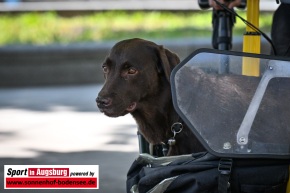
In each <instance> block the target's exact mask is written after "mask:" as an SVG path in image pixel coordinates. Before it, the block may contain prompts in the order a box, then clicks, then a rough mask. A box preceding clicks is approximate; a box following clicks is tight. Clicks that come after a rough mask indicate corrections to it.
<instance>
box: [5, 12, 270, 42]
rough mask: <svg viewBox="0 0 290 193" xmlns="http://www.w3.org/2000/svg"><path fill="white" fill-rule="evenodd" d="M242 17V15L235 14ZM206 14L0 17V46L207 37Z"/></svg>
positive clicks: (265, 19)
mask: <svg viewBox="0 0 290 193" xmlns="http://www.w3.org/2000/svg"><path fill="white" fill-rule="evenodd" d="M239 14H241V16H242V17H244V18H245V17H246V16H245V12H239ZM211 15H212V13H211V12H210V11H195V12H159V11H152V12H142V11H137V12H125V11H109V12H98V13H93V14H86V15H80V16H74V17H62V16H60V15H58V14H56V13H54V12H45V13H23V14H2V15H0V26H1V28H2V30H1V33H0V45H9V44H37V45H45V44H52V43H59V44H67V43H75V42H92V41H106V40H119V39H125V38H132V37H140V38H146V39H156V38H159V39H171V38H188V37H194V38H196V37H210V36H211V31H212V27H211ZM271 23H272V13H261V17H260V28H261V29H262V30H264V31H265V32H266V33H269V31H270V27H271ZM244 30H245V24H244V23H243V22H241V21H240V20H239V19H237V23H236V25H235V28H234V35H238V36H242V34H243V33H244Z"/></svg>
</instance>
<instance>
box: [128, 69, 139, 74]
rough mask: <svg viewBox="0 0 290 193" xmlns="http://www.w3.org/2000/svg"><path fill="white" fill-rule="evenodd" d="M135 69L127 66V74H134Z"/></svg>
mask: <svg viewBox="0 0 290 193" xmlns="http://www.w3.org/2000/svg"><path fill="white" fill-rule="evenodd" d="M136 73H137V70H136V69H135V68H129V69H128V74H136Z"/></svg>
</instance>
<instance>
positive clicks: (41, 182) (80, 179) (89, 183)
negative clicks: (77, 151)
mask: <svg viewBox="0 0 290 193" xmlns="http://www.w3.org/2000/svg"><path fill="white" fill-rule="evenodd" d="M4 189H99V166H98V165H5V166H4Z"/></svg>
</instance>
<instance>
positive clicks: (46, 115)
mask: <svg viewBox="0 0 290 193" xmlns="http://www.w3.org/2000/svg"><path fill="white" fill-rule="evenodd" d="M99 89H100V85H84V86H67V87H44V88H18V89H0V192H9V193H18V192H21V193H22V192H24V193H25V192H27V193H28V192H29V193H33V192H37V193H38V192H39V193H42V192H43V193H44V192H45V193H48V192H52V191H51V190H4V191H2V190H3V169H4V168H3V165H5V164H6V165H13V164H19V165H21V164H25V165H28V164H42V165H46V164H58V165H62V164H80V165H82V164H92V165H100V189H99V190H98V191H96V190H53V192H56V193H58V192H59V193H60V192H78V193H82V192H87V193H89V192H100V193H106V192H108V193H112V192H118V193H121V192H125V180H126V173H127V171H128V168H129V167H130V164H131V163H132V161H133V160H134V159H135V158H136V157H137V156H138V141H137V136H136V131H137V130H136V124H135V122H134V120H133V119H132V118H131V116H130V115H128V116H125V117H120V118H108V117H105V116H104V115H103V114H101V113H99V112H98V110H97V107H96V104H95V97H96V95H97V93H98V91H99Z"/></svg>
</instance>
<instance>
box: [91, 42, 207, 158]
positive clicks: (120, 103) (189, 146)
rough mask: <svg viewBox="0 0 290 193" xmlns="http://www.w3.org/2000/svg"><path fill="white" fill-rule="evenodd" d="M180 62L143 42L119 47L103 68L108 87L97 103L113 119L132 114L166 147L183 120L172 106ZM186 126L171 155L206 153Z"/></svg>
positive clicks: (150, 139)
mask: <svg viewBox="0 0 290 193" xmlns="http://www.w3.org/2000/svg"><path fill="white" fill-rule="evenodd" d="M179 62H180V60H179V58H178V56H177V55H176V54H175V53H173V52H171V51H169V50H168V49H165V48H164V47H163V46H160V45H157V44H155V43H153V42H150V41H146V40H142V39H129V40H124V41H121V42H119V43H117V44H116V45H115V46H114V47H113V48H112V49H111V51H110V53H109V55H108V57H107V58H106V60H105V62H104V64H103V66H102V67H103V70H104V76H105V84H104V86H103V88H102V90H101V91H100V93H99V95H98V97H97V99H96V101H97V105H98V107H99V109H100V111H101V112H103V113H104V114H105V115H107V116H110V117H118V116H122V115H125V114H127V113H130V114H132V116H133V117H134V119H135V120H136V122H137V124H138V128H139V131H140V132H141V133H142V135H143V136H144V137H145V139H146V140H147V141H148V142H149V143H151V144H161V143H162V142H164V143H166V142H167V140H168V139H169V138H171V137H172V136H173V133H172V132H171V126H172V124H173V123H175V122H177V121H178V119H179V117H178V115H177V113H176V112H175V110H174V108H173V104H172V98H171V90H170V81H169V78H170V73H171V71H172V69H173V68H174V66H175V65H177V64H178V63H179ZM203 150H204V148H203V146H202V145H201V144H200V142H199V141H198V140H197V139H196V137H195V136H194V135H193V133H192V132H191V131H190V129H189V128H187V127H186V126H185V127H184V129H183V131H182V132H181V133H179V134H177V135H176V145H174V146H171V148H170V149H169V153H168V155H180V154H188V153H193V152H200V151H203Z"/></svg>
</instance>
